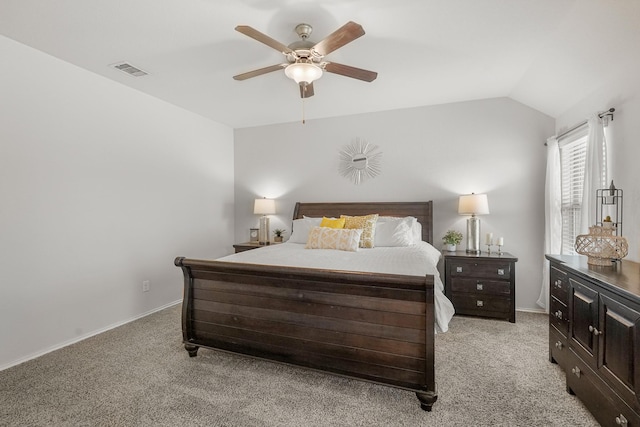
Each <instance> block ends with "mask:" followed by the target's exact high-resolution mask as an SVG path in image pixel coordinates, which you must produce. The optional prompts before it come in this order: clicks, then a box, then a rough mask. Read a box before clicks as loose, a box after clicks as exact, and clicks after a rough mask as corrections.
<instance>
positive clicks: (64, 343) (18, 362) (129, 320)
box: [0, 299, 182, 371]
mask: <svg viewBox="0 0 640 427" xmlns="http://www.w3.org/2000/svg"><path fill="white" fill-rule="evenodd" d="M181 302H182V299H179V300H177V301H173V302H170V303H168V304H165V305H163V306H160V307H157V308H154V309H153V310H150V311H147V312H146V313H142V314H139V315H137V316H135V317H132V318H130V319H127V320H123V321H121V322H117V323H114V324H112V325H109V326H106V327H104V328H101V329H98V330H96V331H93V332H89V333H87V334H84V335H81V336H79V337H76V338H73V339H71V340H68V341H65V342H63V343H61V344H57V345H55V346H53V347H49V348H47V349H46V350H42V351H39V352H37V353H33V354H30V355H28V356H25V357H22V358H20V359H18V360H14V361H13V362H9V363H8V364H6V365H2V366H0V371H4V370H5V369H9V368H11V367H13V366H16V365H19V364H21V363H24V362H27V361H29V360H33V359H36V358H38V357H40V356H44V355H45V354H47V353H51V352H52V351H56V350H60V349H61V348H63V347H67V346H69V345H71V344H75V343H77V342H80V341H82V340H86V339H87V338H91V337H93V336H96V335H98V334H101V333H103V332H107V331H109V330H111V329H115V328H117V327H119V326H122V325H126V324H127V323H131V322H133V321H135V320H138V319H142V318H143V317H146V316H148V315H150V314H153V313H156V312H158V311H161V310H164V309H165V308H169V307H172V306H174V305H176V304H180V303H181Z"/></svg>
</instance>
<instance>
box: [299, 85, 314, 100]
mask: <svg viewBox="0 0 640 427" xmlns="http://www.w3.org/2000/svg"><path fill="white" fill-rule="evenodd" d="M313 95H314V92H313V82H311V83H304V82H301V83H300V98H309V97H311V96H313Z"/></svg>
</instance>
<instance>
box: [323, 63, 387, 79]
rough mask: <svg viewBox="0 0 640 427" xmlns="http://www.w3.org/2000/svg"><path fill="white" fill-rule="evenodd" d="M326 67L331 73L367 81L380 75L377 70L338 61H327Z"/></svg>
mask: <svg viewBox="0 0 640 427" xmlns="http://www.w3.org/2000/svg"><path fill="white" fill-rule="evenodd" d="M324 69H325V71H328V72H329V73H333V74H340V75H341V76H346V77H351V78H353V79H358V80H364V81H365V82H372V81H374V80H375V79H376V77H378V73H376V72H375V71H369V70H363V69H362V68H356V67H351V66H349V65H343V64H338V63H336V62H327V64H326V65H325V67H324Z"/></svg>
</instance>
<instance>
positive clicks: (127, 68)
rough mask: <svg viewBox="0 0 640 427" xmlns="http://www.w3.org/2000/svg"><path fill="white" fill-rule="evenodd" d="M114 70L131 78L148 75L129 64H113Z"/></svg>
mask: <svg viewBox="0 0 640 427" xmlns="http://www.w3.org/2000/svg"><path fill="white" fill-rule="evenodd" d="M112 67H113V68H115V69H116V70H120V71H122V72H123V73H127V74H129V75H130V76H133V77H142V76H146V75H147V74H149V73H147V72H146V71H142V70H141V69H140V68H138V67H134V66H133V65H131V64H129V63H128V62H118V63H117V64H113V65H112Z"/></svg>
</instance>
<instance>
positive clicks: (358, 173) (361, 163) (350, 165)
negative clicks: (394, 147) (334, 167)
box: [338, 138, 382, 185]
mask: <svg viewBox="0 0 640 427" xmlns="http://www.w3.org/2000/svg"><path fill="white" fill-rule="evenodd" d="M381 157H382V152H380V151H378V146H377V145H371V144H369V143H368V142H367V141H365V140H363V139H360V138H355V139H354V140H353V141H352V142H351V143H350V144H348V145H346V146H345V147H344V148H343V149H342V150H341V151H340V165H339V167H338V171H339V172H340V175H342V176H344V177H345V178H348V179H350V180H351V181H352V182H353V183H354V184H356V185H358V184H360V183H362V182H364V181H365V180H367V179H372V178H375V177H376V176H378V175H380V172H381V166H380V158H381Z"/></svg>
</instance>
